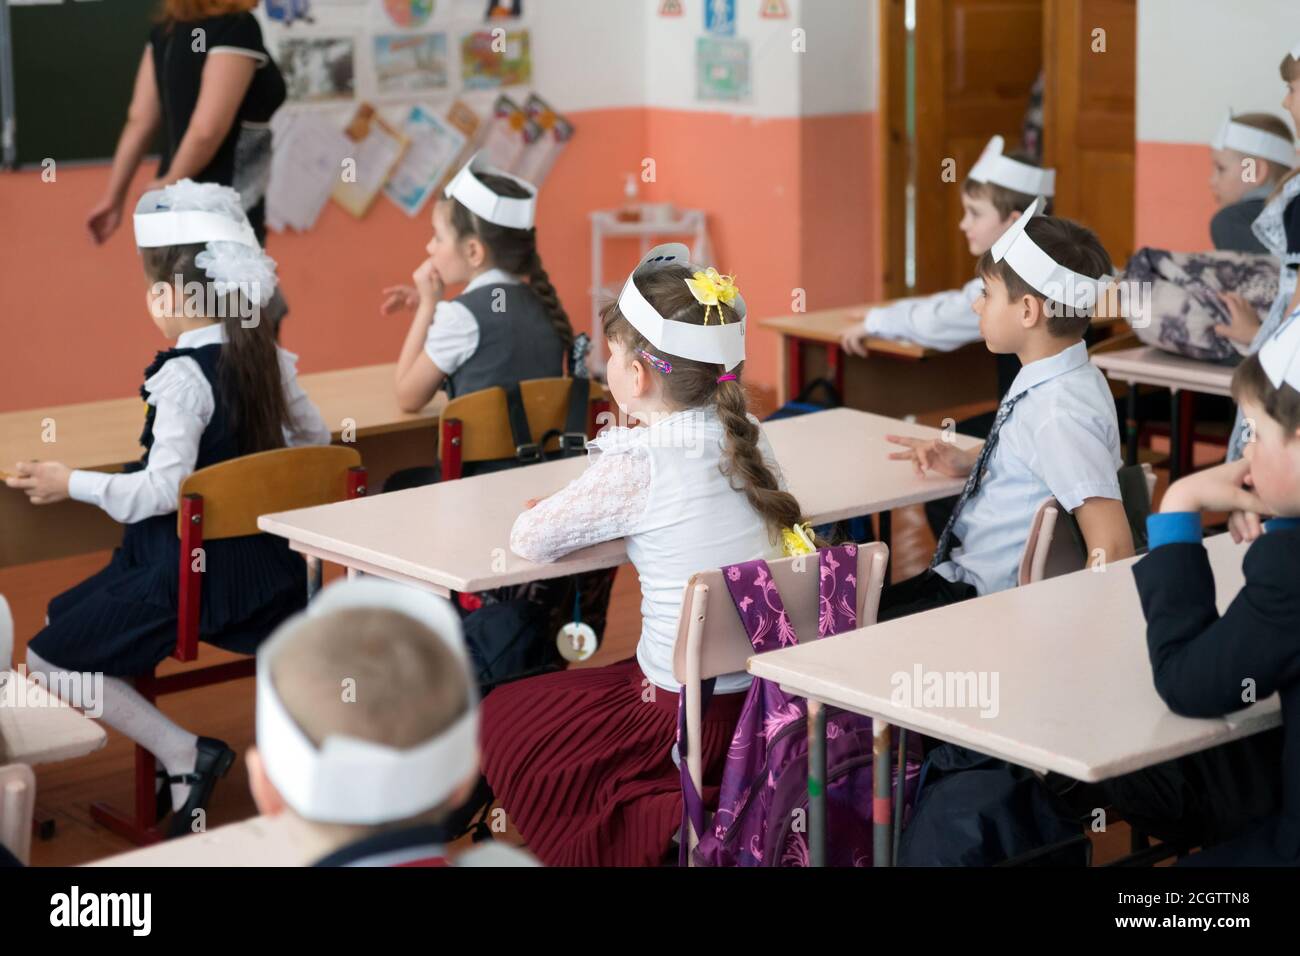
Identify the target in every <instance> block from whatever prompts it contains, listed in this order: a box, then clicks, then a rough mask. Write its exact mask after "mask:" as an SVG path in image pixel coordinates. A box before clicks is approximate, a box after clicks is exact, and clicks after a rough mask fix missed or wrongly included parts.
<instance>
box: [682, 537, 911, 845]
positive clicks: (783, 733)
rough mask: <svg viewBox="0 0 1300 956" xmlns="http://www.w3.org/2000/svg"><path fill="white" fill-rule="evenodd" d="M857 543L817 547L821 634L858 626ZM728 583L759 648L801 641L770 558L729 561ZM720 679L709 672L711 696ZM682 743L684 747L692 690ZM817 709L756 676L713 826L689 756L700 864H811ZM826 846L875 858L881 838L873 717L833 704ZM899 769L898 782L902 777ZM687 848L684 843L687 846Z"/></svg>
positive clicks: (690, 819)
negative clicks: (876, 830) (812, 721)
mask: <svg viewBox="0 0 1300 956" xmlns="http://www.w3.org/2000/svg"><path fill="white" fill-rule="evenodd" d="M857 565H858V549H857V546H856V545H853V544H848V545H842V546H840V547H836V548H828V549H825V550H822V551H819V552H818V583H819V594H820V605H819V611H818V615H817V636H818V637H825V636H826V635H829V634H838V633H841V632H842V631H848V630H852V629H854V628H856V627H857ZM723 570H724V576H725V577H726V580H727V589H728V591H729V592H730V593H731V598H732V600H733V601H734V602H735V605H736V610H737V611H738V612H739V614H740V619H741V621H742V622H743V623H744V626H745V631H746V633H747V634H748V635H749V639H750V642H751V643H752V644H753V645H754V650H755V651H757V652H759V653H762V652H764V651H770V650H775V649H777V648H778V647H790V646H794V645H795V644H797V643H798V640H797V639H796V636H795V632H794V628H793V626H792V625H791V624H790V620H789V618H788V616H787V614H786V611H785V605H784V604H783V603H782V601H781V595H780V594H779V593H778V592H777V589H776V585H775V583H774V582H773V581H772V575H771V572H770V570H769V569H768V566H767V562H766V561H761V560H760V561H750V562H748V563H746V564H738V565H731V566H730V567H727V568H724V569H723ZM712 689H713V682H712V681H706V682H705V688H704V691H705V702H706V703H707V700H708V697H709V695H710V694H711V692H712ZM681 699H682V702H683V703H682V704H681V709H682V715H681V717H680V719H679V721H678V747H679V750H680V751H681V753H683V754H685V752H686V747H685V746H683V740H682V738H683V737H684V736H685V732H684V728H685V716H684V714H685V704H684V701H685V695H684V694H683V695H682V698H681ZM807 728H808V715H807V703H806V701H804V699H803V698H801V697H795V696H792V695H790V694H787V693H785V692H784V691H782V690H781V688H780V687H779V686H777V685H776V684H773V683H771V682H769V681H765V680H762V679H760V678H755V679H754V682H753V684H752V685H750V688H749V691H748V692H747V696H746V698H745V703H744V705H743V708H742V710H741V714H740V719H739V721H738V722H737V724H736V732H735V735H734V736H733V737H732V740H731V747H730V750H729V752H728V754H727V763H726V766H725V767H724V769H723V773H722V789H721V793H720V795H719V798H718V811H717V813H716V814H715V815H714V818H713V824H712V828H711V829H710V830H709V831H708V832H707V833H705V832H703V830H704V807H703V804H702V802H701V801H700V799H699V796H698V794H696V793H695V790H694V787H693V786H692V785H691V782H690V776H689V774H688V773H687V771H686V761H685V760H684V759H683V760H682V785H683V794H684V796H685V811H686V820H685V822H684V823H683V827H682V838H683V839H682V843H683V846H685V843H686V840H685V837H686V834H687V830H686V828H687V827H689V826H694V827H695V830H696V832H697V833H702V836H701V839H700V843H699V846H697V847H696V850H695V857H694V860H695V864H696V865H697V866H807V865H808V862H809V853H808V837H807V832H806V826H802V825H801V824H806V822H807V808H808V732H807ZM826 736H827V747H826V783H827V787H826V848H827V854H826V855H827V863H828V864H829V865H831V866H870V865H871V848H872V807H873V800H872V796H873V787H872V733H871V719H870V718H869V717H863V716H861V715H859V714H853V713H849V712H846V711H842V710H839V709H837V708H832V707H828V708H826ZM906 772H907V776H906V792H905V794H904V804H905V808H910V806H911V803H912V800H913V798H914V796H915V791H916V781H917V778H918V776H919V775H920V761H919V760H918V759H915V758H914V757H912V756H911V755H910V754H909V757H908V761H907V771H906ZM896 775H897V770H895V780H894V784H896V783H897V776H896ZM683 856H684V852H683Z"/></svg>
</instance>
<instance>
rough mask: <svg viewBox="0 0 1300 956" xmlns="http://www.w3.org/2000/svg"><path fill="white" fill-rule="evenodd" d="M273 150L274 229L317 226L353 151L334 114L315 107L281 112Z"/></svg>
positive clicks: (269, 192)
mask: <svg viewBox="0 0 1300 956" xmlns="http://www.w3.org/2000/svg"><path fill="white" fill-rule="evenodd" d="M271 128H272V132H273V135H274V137H275V138H274V149H273V151H272V154H271V156H272V158H271V181H270V183H269V184H268V185H267V189H266V222H267V225H269V226H270V227H271V228H272V229H275V230H276V231H279V232H283V231H284V230H285V229H286V228H292V229H296V230H298V231H299V232H305V231H306V230H308V229H310V228H312V226H314V225H316V219H317V217H318V216H320V211H321V209H323V208H324V207H325V203H326V201H328V199H329V198H330V192H331V190H333V188H334V184H335V183H337V182H338V181H339V177H340V175H341V174H342V171H343V160H344V159H345V158H347V156H348V155H349V154H351V153H352V143H351V141H350V140H349V139H348V138H347V137H346V136H344V135H343V131H342V130H341V129H339V124H338V120H337V118H335V117H332V116H329V115H327V114H323V113H320V112H318V111H315V110H294V109H287V110H283V109H282V110H280V111H279V112H277V113H276V115H275V118H274V119H273V120H272V121H271Z"/></svg>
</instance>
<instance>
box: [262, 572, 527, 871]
mask: <svg viewBox="0 0 1300 956" xmlns="http://www.w3.org/2000/svg"><path fill="white" fill-rule="evenodd" d="M478 730H479V719H478V693H477V688H476V686H475V683H474V680H473V678H472V677H471V675H470V668H469V655H468V652H467V651H466V648H465V642H464V638H463V636H462V634H461V626H460V617H459V615H458V614H457V613H456V611H455V609H454V608H452V606H451V604H450V603H448V602H447V601H446V600H444V599H443V598H440V597H437V596H436V595H433V594H429V593H428V592H426V591H420V590H417V589H414V588H409V587H406V586H405V585H401V584H396V583H394V582H391V581H380V580H378V579H375V578H363V579H360V580H355V581H340V582H336V583H334V584H331V585H330V586H329V587H327V588H325V589H324V590H323V591H322V592H321V593H320V596H319V597H317V598H316V599H315V600H314V601H312V603H311V605H310V606H309V607H308V609H307V610H306V612H305V613H303V614H301V615H299V616H297V617H295V618H293V619H292V620H290V621H287V622H286V623H285V624H284V625H283V626H282V627H281V628H280V629H279V630H278V631H277V632H276V633H275V635H274V636H273V637H272V638H271V640H269V641H267V642H266V644H265V645H264V646H263V647H262V649H261V650H260V651H259V652H258V656H257V746H256V747H255V748H253V749H250V750H249V752H248V778H249V787H250V788H251V790H252V792H253V799H254V801H255V802H256V803H257V808H258V810H259V811H261V813H263V814H264V815H266V816H284V817H285V818H287V819H286V822H287V823H288V824H289V826H290V828H291V832H292V834H293V839H294V840H295V842H297V843H299V844H300V845H301V846H302V847H303V849H304V850H305V851H306V854H305V858H311V859H315V860H316V862H315V864H314V865H315V866H401V867H411V866H534V865H536V861H535V860H533V858H532V857H530V856H529V855H528V854H526V853H523V852H521V851H519V850H516V849H514V848H512V847H508V846H505V845H503V844H499V843H488V844H485V845H483V846H480V847H476V848H474V849H471V850H467V851H465V852H463V853H460V854H453V853H451V852H450V851H449V850H448V848H447V846H446V843H447V837H448V835H447V833H446V832H445V831H444V829H443V828H442V827H441V826H440V824H441V823H442V822H443V820H444V819H445V817H446V816H447V814H448V813H449V812H450V811H452V810H455V809H456V808H457V807H459V806H460V805H461V804H462V803H464V801H465V799H466V798H467V797H468V795H469V794H470V792H471V791H472V790H473V788H474V785H475V783H476V782H477V781H478V776H479V760H478Z"/></svg>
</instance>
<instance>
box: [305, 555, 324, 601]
mask: <svg viewBox="0 0 1300 956" xmlns="http://www.w3.org/2000/svg"><path fill="white" fill-rule="evenodd" d="M323 578H324V568H323V567H322V566H321V560H320V558H315V557H312V556H311V555H307V600H308V601H310V600H311V599H312V598H314V597H315V596H316V592H317V591H319V590H320V586H321V581H322V580H323Z"/></svg>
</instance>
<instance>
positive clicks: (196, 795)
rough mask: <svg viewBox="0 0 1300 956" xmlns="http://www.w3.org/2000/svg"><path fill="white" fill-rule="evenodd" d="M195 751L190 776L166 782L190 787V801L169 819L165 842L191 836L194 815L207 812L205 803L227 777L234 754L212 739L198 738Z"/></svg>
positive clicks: (182, 775)
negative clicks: (174, 838) (198, 812)
mask: <svg viewBox="0 0 1300 956" xmlns="http://www.w3.org/2000/svg"><path fill="white" fill-rule="evenodd" d="M198 751H199V753H198V757H197V758H196V759H195V761H194V770H193V771H192V772H191V773H182V774H177V775H176V776H174V777H168V778H167V782H168V783H188V784H189V785H190V796H189V799H188V800H186V801H185V806H183V807H181V808H180V809H179V810H177V811H176V813H175V814H173V815H172V820H171V823H170V825H169V826H168V827H167V837H168V839H170V838H172V837H178V836H185V835H186V834H188V833H191V832H193V831H192V830H191V826H192V825H193V822H194V811H196V810H206V809H207V806H208V800H210V799H211V798H212V789H213V788H214V787H215V786H216V785H217V778H219V777H224V776H225V775H226V774H227V773H229V772H230V768H231V766H232V765H233V764H234V762H235V752H234V751H233V750H231V749H230V748H229V747H227V746H226V742H225V741H224V740H217V739H216V738H215V737H200V738H199V744H198Z"/></svg>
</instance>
